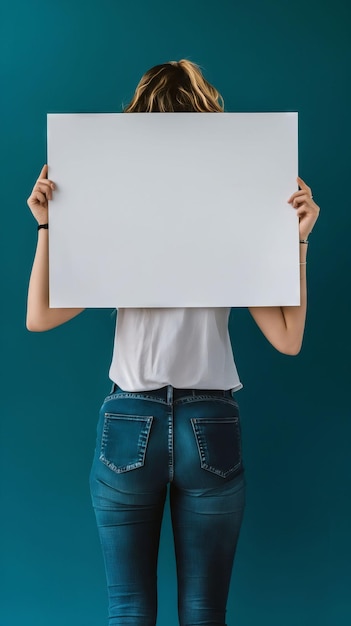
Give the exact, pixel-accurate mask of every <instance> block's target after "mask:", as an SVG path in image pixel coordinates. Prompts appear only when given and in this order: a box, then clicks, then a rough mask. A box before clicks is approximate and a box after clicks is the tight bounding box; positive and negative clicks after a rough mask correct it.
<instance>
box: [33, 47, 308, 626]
mask: <svg viewBox="0 0 351 626" xmlns="http://www.w3.org/2000/svg"><path fill="white" fill-rule="evenodd" d="M220 100H221V103H220V102H219V101H220ZM223 109H224V107H223V99H222V97H221V96H220V94H219V93H218V91H217V90H216V89H215V88H214V87H213V86H212V85H211V84H210V83H208V81H206V80H205V78H204V77H203V75H202V73H201V71H200V68H199V66H197V65H196V64H194V63H192V62H190V61H187V60H184V59H183V60H181V61H179V62H175V61H172V62H170V63H165V64H162V65H157V66H155V67H153V68H151V69H150V70H148V71H147V72H146V73H145V74H144V76H143V77H142V78H141V80H140V82H139V84H138V85H137V88H136V91H135V94H134V96H133V98H132V100H131V102H130V104H129V105H128V106H127V107H126V108H125V109H124V112H129V113H130V112H155V111H157V112H172V111H173V112H174V111H178V112H181V111H186V112H222V111H223ZM47 172H48V170H47V165H44V167H43V169H42V171H41V174H40V176H39V178H38V180H37V182H36V183H35V185H34V188H33V191H32V193H31V195H30V197H29V198H28V205H29V207H30V209H31V211H32V213H33V215H34V217H35V218H36V220H37V221H38V224H39V226H40V228H39V226H38V229H39V231H38V245H37V251H36V255H35V259H34V264H33V269H32V273H31V278H30V283H29V293H28V308H27V328H28V330H31V331H44V330H49V329H50V328H54V327H55V326H58V325H59V324H63V323H64V322H66V321H67V320H69V319H71V318H72V317H74V316H75V315H78V314H79V313H81V312H82V311H83V310H84V309H49V304H48V234H47V221H48V200H50V199H51V198H52V195H53V189H55V184H54V183H53V182H52V181H51V180H48V179H47ZM297 182H298V184H299V186H300V187H301V189H300V190H299V191H297V192H295V193H293V194H292V196H291V197H290V198H289V200H288V203H290V204H291V206H292V207H293V208H295V209H297V210H296V214H297V216H298V218H299V234H300V241H301V243H300V285H301V304H300V306H284V307H279V306H273V307H254V308H251V307H250V308H249V310H250V313H251V315H252V316H253V318H254V320H255V321H256V323H257V324H258V326H259V328H260V329H261V330H262V332H263V334H264V335H265V336H266V338H267V339H268V341H270V343H271V344H272V345H273V346H274V347H275V348H276V349H277V350H279V351H280V352H283V353H284V354H290V355H295V354H298V352H299V351H300V347H301V344H302V338H303V332H304V326H305V317H306V301H307V291H306V251H307V245H308V242H307V237H308V235H309V234H310V232H311V231H312V228H313V226H314V224H315V222H316V220H317V218H318V214H319V207H318V206H317V205H316V204H315V202H314V201H313V199H312V193H311V189H310V188H309V187H308V186H307V185H306V184H305V183H304V181H303V180H301V179H300V178H298V179H297ZM229 313H230V309H228V308H210V309H206V308H198V309H196V308H191V309H184V308H183V309H182V308H174V309H119V311H118V316H117V323H116V332H115V343H114V352H113V357H112V363H111V367H110V372H109V377H110V379H111V380H112V383H113V384H112V389H111V392H110V394H109V395H108V396H107V397H106V398H105V399H104V401H103V404H102V406H101V408H100V414H99V420H98V425H97V439H96V448H95V453H94V458H93V463H92V467H91V472H90V488H91V497H92V503H93V506H94V510H95V515H96V521H97V527H98V532H99V537H100V541H101V545H102V549H103V556H104V562H105V569H106V579H107V586H108V596H109V622H108V623H109V625H110V626H112V625H116V624H123V625H125V624H133V626H141V625H142V626H151V625H154V624H155V623H156V613H157V584H156V582H157V573H156V571H157V555H158V546H159V536H160V527H161V521H162V514H163V508H164V503H165V497H166V493H167V485H168V483H169V490H170V507H171V517H172V526H173V534H174V545H175V554H176V563H177V576H178V610H179V623H180V624H181V625H182V626H183V625H196V624H207V625H208V626H214V625H218V626H225V614H226V603H227V596H228V589H229V583H230V577H231V572H232V566H233V561H234V555H235V550H236V546H237V542H238V537H239V531H240V527H241V523H242V518H243V512H244V506H245V469H244V464H243V456H242V443H241V424H240V414H239V406H238V402H237V400H236V397H235V392H236V391H238V390H239V389H241V388H242V386H243V385H242V383H241V382H240V380H239V377H238V373H237V370H236V366H235V363H234V357H233V352H232V349H231V343H230V338H229V333H228V317H229Z"/></svg>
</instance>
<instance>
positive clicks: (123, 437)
mask: <svg viewBox="0 0 351 626" xmlns="http://www.w3.org/2000/svg"><path fill="white" fill-rule="evenodd" d="M152 420H153V417H152V416H151V415H150V416H149V415H125V414H123V413H105V414H104V423H103V430H102V436H101V447H100V460H101V461H102V462H103V463H105V465H107V466H108V467H109V468H110V469H112V470H113V471H114V472H116V473H117V474H120V473H121V472H128V471H130V470H133V469H136V468H137V467H142V466H143V465H144V463H145V455H146V449H147V444H148V440H149V435H150V429H151V424H152Z"/></svg>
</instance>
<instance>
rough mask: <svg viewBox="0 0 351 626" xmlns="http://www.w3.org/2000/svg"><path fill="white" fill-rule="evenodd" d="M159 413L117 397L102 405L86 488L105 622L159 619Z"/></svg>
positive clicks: (148, 623) (146, 623)
mask: <svg viewBox="0 0 351 626" xmlns="http://www.w3.org/2000/svg"><path fill="white" fill-rule="evenodd" d="M153 408H154V407H153ZM158 410H159V411H160V408H158ZM152 413H154V415H153V416H152V417H151V416H150V415H151V414H152ZM157 418H158V416H157V415H156V412H155V410H154V411H152V410H151V411H150V402H149V404H148V405H147V404H146V403H145V402H143V400H142V399H138V400H134V399H132V400H131V399H128V400H126V399H114V400H110V401H109V402H108V403H107V406H106V404H105V405H103V407H102V408H101V409H100V419H99V424H98V435H97V445H96V449H95V455H94V460H93V464H92V468H91V472H90V490H91V497H92V503H93V507H94V511H95V516H96V522H97V527H98V533H99V538H100V542H101V546H102V551H103V558H104V564H105V572H106V580H107V589H108V599H109V622H108V623H109V626H117V625H123V626H126V625H127V624H133V626H155V624H156V616H157V556H158V547H159V538H160V528H161V522H162V514H163V508H164V502H165V497H166V492H167V480H164V476H166V473H165V474H164V475H163V472H162V467H161V466H162V465H165V469H167V450H166V449H165V452H164V454H163V446H162V442H163V439H164V441H165V442H166V441H167V436H166V435H167V433H166V430H165V432H164V437H163V430H164V427H163V423H166V420H162V419H160V420H159V419H157ZM156 453H157V454H156ZM164 455H165V456H164ZM164 461H166V463H164ZM160 464H161V465H160Z"/></svg>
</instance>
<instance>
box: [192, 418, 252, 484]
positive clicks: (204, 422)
mask: <svg viewBox="0 0 351 626" xmlns="http://www.w3.org/2000/svg"><path fill="white" fill-rule="evenodd" d="M191 425H192V427H193V431H194V434H195V438H196V443H197V448H198V451H199V456H200V464H201V467H202V468H203V469H204V470H207V471H209V472H213V473H214V474H217V475H218V476H222V477H223V478H226V476H228V475H229V474H232V473H233V472H235V471H236V470H238V469H239V468H241V467H242V451H241V428H240V418H239V417H237V416H232V417H214V418H212V417H211V418H209V417H192V418H191Z"/></svg>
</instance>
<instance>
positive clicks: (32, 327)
mask: <svg viewBox="0 0 351 626" xmlns="http://www.w3.org/2000/svg"><path fill="white" fill-rule="evenodd" d="M26 328H27V330H29V331H30V332H31V333H41V332H44V331H45V330H46V328H44V326H41V325H40V324H38V323H35V322H33V321H31V320H28V319H27V320H26Z"/></svg>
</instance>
